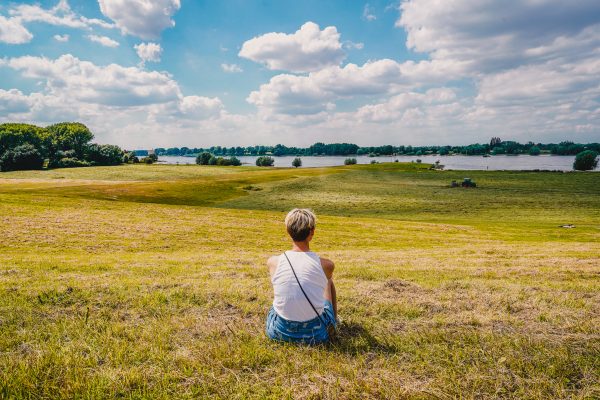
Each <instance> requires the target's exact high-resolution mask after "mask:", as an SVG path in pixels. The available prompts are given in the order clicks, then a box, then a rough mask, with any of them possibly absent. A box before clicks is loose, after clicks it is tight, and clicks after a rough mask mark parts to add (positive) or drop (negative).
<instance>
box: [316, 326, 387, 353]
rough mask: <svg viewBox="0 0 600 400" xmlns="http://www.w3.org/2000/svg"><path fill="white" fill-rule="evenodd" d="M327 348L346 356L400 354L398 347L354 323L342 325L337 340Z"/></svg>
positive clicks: (339, 327)
mask: <svg viewBox="0 0 600 400" xmlns="http://www.w3.org/2000/svg"><path fill="white" fill-rule="evenodd" d="M326 348H327V349H329V350H330V351H334V352H340V353H346V354H357V353H365V352H376V353H396V352H398V348H397V347H396V346H394V345H393V344H390V343H388V342H387V341H386V340H385V339H382V338H378V337H375V336H374V335H373V334H372V333H371V332H370V331H369V330H368V329H367V328H366V327H365V326H364V325H362V324H359V323H357V322H353V321H348V322H346V321H344V322H342V323H340V324H339V325H338V328H337V338H336V339H335V340H334V341H332V342H331V343H330V344H328V345H327V346H326Z"/></svg>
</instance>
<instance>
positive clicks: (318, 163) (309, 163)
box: [158, 155, 599, 171]
mask: <svg viewBox="0 0 600 400" xmlns="http://www.w3.org/2000/svg"><path fill="white" fill-rule="evenodd" d="M238 158H239V159H240V161H242V164H243V165H256V164H255V162H256V158H257V157H256V156H241V157H238ZM273 158H274V159H275V166H276V167H291V166H292V160H293V159H294V158H296V157H294V156H282V157H273ZM300 158H301V159H302V167H330V166H335V165H344V160H345V159H346V158H349V157H346V156H320V157H300ZM352 158H356V161H357V163H358V164H369V163H371V161H373V160H376V161H378V162H391V161H394V160H398V161H400V162H411V161H416V160H417V159H420V160H422V162H423V163H428V164H433V163H435V162H436V161H437V160H439V161H440V164H442V165H444V166H445V169H456V170H490V171H498V170H513V171H514V170H534V169H541V170H559V171H572V170H573V161H574V160H575V156H552V155H541V156H529V155H519V156H507V155H498V156H490V157H482V156H460V155H455V156H437V155H428V156H392V157H390V156H382V157H369V156H356V157H352ZM158 160H159V162H163V163H165V164H195V162H196V158H195V157H178V156H160V157H159V158H158ZM596 170H599V168H596Z"/></svg>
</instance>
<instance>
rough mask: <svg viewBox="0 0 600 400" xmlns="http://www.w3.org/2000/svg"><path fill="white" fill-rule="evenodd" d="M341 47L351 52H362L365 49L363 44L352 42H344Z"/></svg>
mask: <svg viewBox="0 0 600 400" xmlns="http://www.w3.org/2000/svg"><path fill="white" fill-rule="evenodd" d="M343 46H344V48H345V49H349V50H352V49H356V50H362V49H363V48H364V47H365V44H364V43H360V42H359V43H355V42H353V41H350V40H347V41H345V42H344V45H343Z"/></svg>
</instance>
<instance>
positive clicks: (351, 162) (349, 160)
mask: <svg viewBox="0 0 600 400" xmlns="http://www.w3.org/2000/svg"><path fill="white" fill-rule="evenodd" d="M354 164H356V158H346V159H345V160H344V165H354Z"/></svg>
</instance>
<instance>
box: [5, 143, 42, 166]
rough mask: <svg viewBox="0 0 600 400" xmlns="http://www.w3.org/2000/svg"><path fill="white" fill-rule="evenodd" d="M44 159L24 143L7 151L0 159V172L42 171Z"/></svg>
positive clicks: (31, 146)
mask: <svg viewBox="0 0 600 400" xmlns="http://www.w3.org/2000/svg"><path fill="white" fill-rule="evenodd" d="M43 166H44V158H43V157H42V155H41V154H40V152H39V151H38V149H36V148H35V147H34V146H33V145H32V144H29V143H26V144H22V145H20V146H16V147H14V148H12V149H10V150H7V151H5V152H4V154H2V157H0V171H19V170H28V169H42V167H43Z"/></svg>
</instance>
